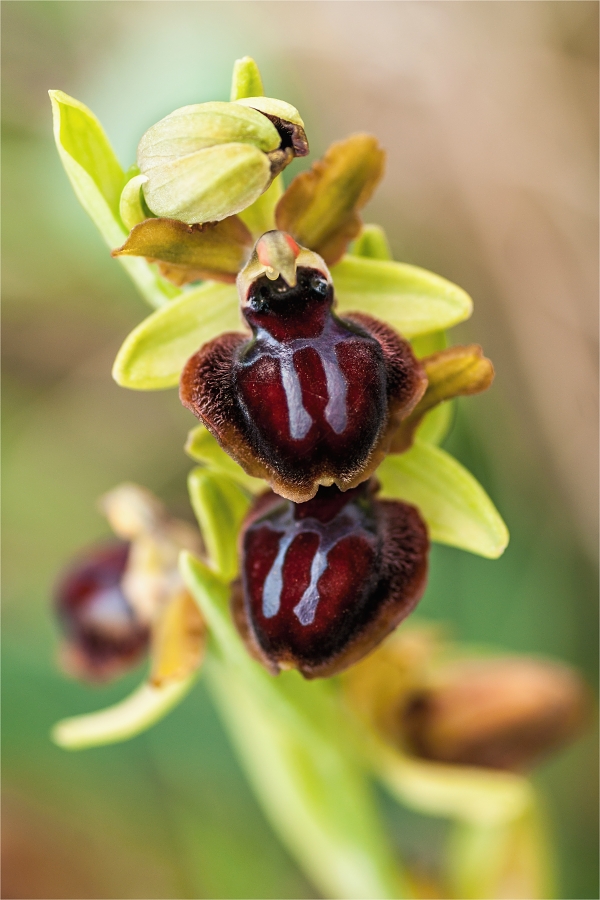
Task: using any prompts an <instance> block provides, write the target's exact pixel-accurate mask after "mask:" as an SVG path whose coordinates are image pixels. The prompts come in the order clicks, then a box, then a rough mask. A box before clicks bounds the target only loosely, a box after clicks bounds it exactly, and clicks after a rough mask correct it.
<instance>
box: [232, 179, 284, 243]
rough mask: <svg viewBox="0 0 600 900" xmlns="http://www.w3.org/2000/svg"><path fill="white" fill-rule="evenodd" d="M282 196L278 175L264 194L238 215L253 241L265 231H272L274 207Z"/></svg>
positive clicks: (274, 226)
mask: <svg viewBox="0 0 600 900" xmlns="http://www.w3.org/2000/svg"><path fill="white" fill-rule="evenodd" d="M282 194H283V178H282V177H281V175H278V176H277V178H275V179H274V180H273V183H272V184H271V186H270V187H269V188H267V190H266V191H265V192H264V194H261V195H260V197H259V198H258V200H255V201H254V203H252V204H251V205H250V206H248V207H246V209H243V210H242V211H241V212H240V213H239V217H240V219H241V220H242V222H243V223H244V225H246V227H247V228H249V229H250V231H251V232H252V237H253V238H254V239H255V240H258V238H259V237H260V236H261V234H264V233H265V231H272V230H273V229H275V228H276V227H277V226H276V224H275V207H276V206H277V204H278V203H279V200H280V198H281V195H282Z"/></svg>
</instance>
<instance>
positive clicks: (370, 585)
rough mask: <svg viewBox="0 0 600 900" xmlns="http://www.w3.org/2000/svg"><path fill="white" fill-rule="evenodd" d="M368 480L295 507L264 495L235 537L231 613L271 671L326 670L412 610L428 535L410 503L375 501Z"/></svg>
mask: <svg viewBox="0 0 600 900" xmlns="http://www.w3.org/2000/svg"><path fill="white" fill-rule="evenodd" d="M375 490H376V485H375V483H373V482H369V483H366V484H362V485H360V486H359V487H358V488H355V489H354V490H350V491H347V492H346V493H341V492H340V491H339V490H338V489H337V488H335V487H330V488H321V489H320V490H319V492H318V494H317V495H316V497H314V499H312V500H310V501H308V502H307V503H302V504H294V503H291V502H290V501H286V500H282V499H281V498H280V497H278V496H277V495H275V494H272V493H268V494H263V495H262V496H261V497H259V498H258V499H257V500H256V502H255V504H254V506H253V508H252V509H251V511H250V513H249V515H248V517H247V520H246V523H245V525H244V527H243V529H242V534H241V538H240V546H241V573H242V574H241V580H240V581H238V582H236V583H235V584H234V586H233V595H232V611H233V616H234V620H235V622H236V625H237V627H238V629H239V631H240V633H241V634H242V636H243V637H244V639H245V641H246V643H247V645H248V649H249V650H250V652H251V653H252V654H253V655H254V656H255V657H256V658H257V659H259V660H260V662H262V663H263V665H265V666H266V668H268V669H269V670H270V671H271V672H273V673H274V674H275V673H277V672H278V671H279V670H280V669H287V668H297V669H299V670H300V672H301V673H302V674H303V675H304V676H305V677H306V678H316V677H326V676H330V675H334V674H336V673H337V672H340V671H341V670H343V669H345V668H347V667H348V666H350V665H352V664H353V663H354V662H356V661H357V660H358V659H360V658H361V657H363V656H365V655H366V654H367V653H369V652H370V651H371V650H372V649H373V648H374V647H375V646H376V645H377V644H378V643H379V642H380V641H381V640H382V639H383V638H384V637H385V635H386V634H388V633H389V632H390V631H392V630H393V629H394V628H395V627H396V626H397V625H398V624H399V622H401V621H402V619H404V618H405V617H406V616H407V615H408V614H409V613H410V612H411V611H412V609H414V607H415V605H416V604H417V602H418V600H419V599H420V597H421V595H422V593H423V591H424V589H425V584H426V580H427V556H428V550H429V540H428V537H427V529H426V526H425V524H424V522H423V520H422V519H421V516H420V515H419V513H418V511H417V510H416V509H415V507H414V506H409V505H408V504H406V503H400V502H392V501H383V500H376V499H375V497H374V493H375Z"/></svg>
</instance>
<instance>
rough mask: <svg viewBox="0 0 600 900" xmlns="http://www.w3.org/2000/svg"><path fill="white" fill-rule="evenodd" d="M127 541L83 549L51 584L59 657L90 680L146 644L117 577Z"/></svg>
mask: <svg viewBox="0 0 600 900" xmlns="http://www.w3.org/2000/svg"><path fill="white" fill-rule="evenodd" d="M128 556H129V544H127V543H124V542H121V541H113V542H111V543H106V544H101V545H99V546H96V547H92V548H90V549H89V550H87V551H86V552H84V553H83V554H82V555H81V556H80V558H79V559H78V560H76V561H75V562H74V563H73V565H72V566H71V567H70V568H69V569H68V570H67V571H66V572H65V573H64V575H63V576H62V577H61V579H60V581H59V583H58V585H57V587H56V590H55V608H56V611H57V613H58V617H59V620H60V622H61V624H62V627H63V630H64V632H65V635H66V641H65V644H64V646H63V649H62V653H61V661H62V663H63V665H64V667H65V669H67V671H68V672H69V673H70V674H73V675H76V676H77V677H80V678H85V679H89V680H93V681H103V680H106V679H108V678H112V677H116V676H117V675H120V674H122V672H123V671H125V670H126V669H128V668H130V667H131V666H133V665H134V664H135V663H136V662H137V661H138V660H140V659H141V658H142V657H143V655H144V654H145V653H146V651H147V650H148V645H149V640H150V631H149V628H148V625H147V623H145V622H142V621H141V620H140V618H139V616H138V615H137V613H136V611H135V609H134V608H133V607H132V605H131V604H130V603H129V601H128V600H127V598H126V596H125V594H124V592H123V589H122V586H121V582H122V580H123V576H124V574H125V570H126V567H127V560H128Z"/></svg>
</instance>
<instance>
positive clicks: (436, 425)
mask: <svg viewBox="0 0 600 900" xmlns="http://www.w3.org/2000/svg"><path fill="white" fill-rule="evenodd" d="M454 408H455V407H454V400H447V401H446V402H445V403H440V404H439V406H436V407H434V409H432V410H431V411H430V412H428V413H427V415H426V416H425V417H424V419H423V421H422V422H421V424H420V425H419V426H418V428H417V432H416V437H417V438H418V440H420V441H426V442H427V443H428V444H436V446H439V445H440V444H441V443H442V441H443V440H444V438H446V437H447V435H448V433H449V431H450V429H451V428H452V422H453V421H454Z"/></svg>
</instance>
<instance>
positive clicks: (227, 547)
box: [188, 467, 250, 581]
mask: <svg viewBox="0 0 600 900" xmlns="http://www.w3.org/2000/svg"><path fill="white" fill-rule="evenodd" d="M188 490H189V493H190V500H191V503H192V507H193V510H194V513H195V515H196V518H197V519H198V524H199V526H200V531H201V532H202V539H203V541H204V545H205V547H206V549H207V551H208V557H209V559H210V561H211V563H212V565H213V567H214V568H215V570H216V571H217V572H218V573H219V575H220V576H221V577H222V578H223V579H224V580H225V581H231V580H232V579H233V578H235V576H236V575H237V571H238V553H237V539H238V534H239V530H240V526H241V524H242V522H243V520H244V517H245V515H246V513H247V512H248V509H249V507H250V495H249V494H248V492H247V491H245V490H244V488H243V487H241V485H240V484H239V482H237V481H234V480H233V479H232V478H230V477H229V475H225V474H223V473H221V472H214V471H211V470H210V469H206V468H200V467H199V468H196V469H192V471H191V472H190V474H189V476H188Z"/></svg>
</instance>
